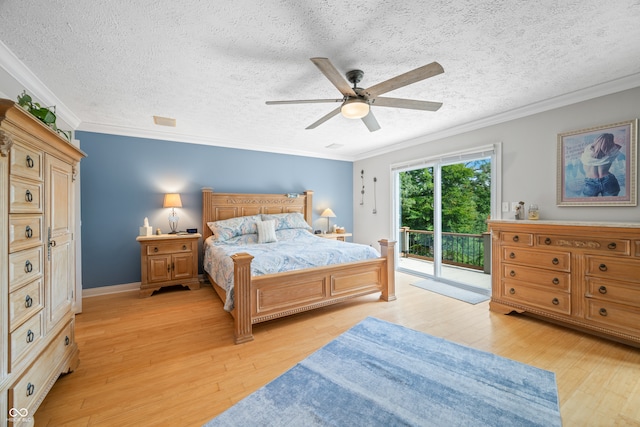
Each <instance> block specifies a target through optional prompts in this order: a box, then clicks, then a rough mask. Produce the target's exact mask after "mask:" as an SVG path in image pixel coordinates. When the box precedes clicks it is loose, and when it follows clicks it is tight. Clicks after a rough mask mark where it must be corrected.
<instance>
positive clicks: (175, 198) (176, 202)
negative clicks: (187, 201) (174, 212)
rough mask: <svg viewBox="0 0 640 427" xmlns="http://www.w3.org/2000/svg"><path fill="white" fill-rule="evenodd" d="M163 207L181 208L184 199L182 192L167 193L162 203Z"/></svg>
mask: <svg viewBox="0 0 640 427" xmlns="http://www.w3.org/2000/svg"><path fill="white" fill-rule="evenodd" d="M162 207H163V208H181V207H182V200H180V194H178V193H167V194H165V195H164V202H163V203H162Z"/></svg>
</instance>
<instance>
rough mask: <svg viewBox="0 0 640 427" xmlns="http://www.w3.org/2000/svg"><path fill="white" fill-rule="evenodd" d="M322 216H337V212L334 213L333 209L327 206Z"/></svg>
mask: <svg viewBox="0 0 640 427" xmlns="http://www.w3.org/2000/svg"><path fill="white" fill-rule="evenodd" d="M320 216H321V217H325V218H335V217H336V214H334V213H333V211H332V210H331V209H329V208H327V209H325V210H324V212H322V214H321V215H320Z"/></svg>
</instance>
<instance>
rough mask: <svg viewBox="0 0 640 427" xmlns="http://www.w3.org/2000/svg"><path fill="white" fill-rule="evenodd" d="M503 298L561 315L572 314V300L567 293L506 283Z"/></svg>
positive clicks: (504, 283)
mask: <svg viewBox="0 0 640 427" xmlns="http://www.w3.org/2000/svg"><path fill="white" fill-rule="evenodd" d="M502 297H503V298H504V299H505V300H507V301H511V302H514V303H517V304H521V305H523V306H528V307H535V308H539V309H541V310H544V311H550V312H555V313H560V314H566V315H570V314H571V298H570V294H569V293H566V292H554V291H548V290H543V289H540V288H536V287H534V286H527V285H523V284H520V283H514V282H509V281H504V282H503V284H502Z"/></svg>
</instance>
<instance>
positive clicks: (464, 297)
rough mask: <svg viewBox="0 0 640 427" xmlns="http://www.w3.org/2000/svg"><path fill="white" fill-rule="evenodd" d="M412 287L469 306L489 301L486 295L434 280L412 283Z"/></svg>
mask: <svg viewBox="0 0 640 427" xmlns="http://www.w3.org/2000/svg"><path fill="white" fill-rule="evenodd" d="M412 285H413V286H417V287H418V288H422V289H426V290H427V291H431V292H435V293H437V294H440V295H444V296H445V297H450V298H455V299H457V300H460V301H464V302H468V303H469V304H478V303H480V302H483V301H487V300H488V299H489V296H488V295H483V294H480V293H478V292H473V291H468V290H466V289H460V288H457V287H455V286H451V285H447V284H446V283H442V282H436V281H435V280H431V279H425V280H421V281H419V282H416V283H412Z"/></svg>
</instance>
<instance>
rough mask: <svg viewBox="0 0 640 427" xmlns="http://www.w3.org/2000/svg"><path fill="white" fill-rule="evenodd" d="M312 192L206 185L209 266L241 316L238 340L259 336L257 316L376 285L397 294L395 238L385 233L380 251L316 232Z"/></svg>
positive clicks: (385, 296) (388, 295)
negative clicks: (221, 190)
mask: <svg viewBox="0 0 640 427" xmlns="http://www.w3.org/2000/svg"><path fill="white" fill-rule="evenodd" d="M312 199H313V191H305V192H304V193H303V194H301V195H300V197H297V198H291V197H288V195H287V194H240V193H214V192H213V190H212V189H210V188H203V189H202V230H203V240H204V251H203V252H204V269H205V272H206V276H207V277H208V279H209V281H210V282H211V284H212V286H213V288H214V289H215V291H216V293H217V294H218V296H219V297H220V299H221V300H222V301H223V303H224V305H225V309H226V310H227V311H229V312H230V313H231V315H232V316H233V318H234V340H235V343H236V344H240V343H243V342H247V341H251V340H253V331H252V326H253V324H256V323H260V322H265V321H268V320H272V319H276V318H279V317H284V316H289V315H292V314H296V313H300V312H303V311H307V310H312V309H315V308H319V307H324V306H327V305H331V304H336V303H339V302H343V301H346V300H348V299H351V298H356V297H360V296H363V295H367V294H371V293H375V292H380V294H381V295H380V298H381V299H382V300H384V301H393V300H395V299H396V296H395V257H394V250H395V242H392V241H388V240H384V239H383V240H380V252H381V253H378V252H377V251H376V250H375V249H373V248H371V247H370V246H368V245H361V244H356V243H348V242H337V241H332V240H328V239H323V238H321V237H318V236H315V235H313V233H312V231H311V230H312V228H311V223H312V206H313V200H312ZM265 222H269V224H268V225H265V224H264V223H265ZM258 223H260V226H258V225H257V224H258ZM261 233H268V237H265V235H263V234H261ZM309 248H312V249H311V250H310V249H309Z"/></svg>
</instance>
